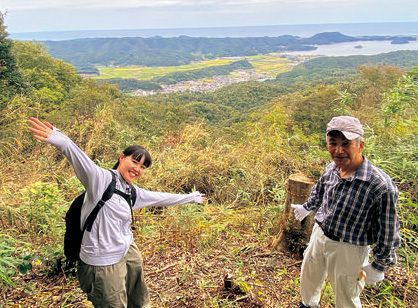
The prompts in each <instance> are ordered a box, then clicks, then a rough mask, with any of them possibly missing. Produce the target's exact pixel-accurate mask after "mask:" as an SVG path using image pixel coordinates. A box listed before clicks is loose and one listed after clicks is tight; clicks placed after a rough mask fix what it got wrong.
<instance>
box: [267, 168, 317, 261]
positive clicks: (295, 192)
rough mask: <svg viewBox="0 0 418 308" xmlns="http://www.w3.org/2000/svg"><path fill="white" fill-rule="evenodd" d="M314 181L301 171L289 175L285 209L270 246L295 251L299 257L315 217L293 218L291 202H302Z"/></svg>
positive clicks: (306, 197) (307, 195)
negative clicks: (299, 219) (300, 219)
mask: <svg viewBox="0 0 418 308" xmlns="http://www.w3.org/2000/svg"><path fill="white" fill-rule="evenodd" d="M314 184H315V183H314V181H313V180H312V179H310V178H308V177H307V176H306V175H304V174H302V173H296V174H292V175H291V176H289V178H288V180H287V193H286V201H285V210H284V212H283V214H282V217H281V219H279V223H280V224H281V226H280V231H279V233H278V235H277V237H276V238H275V239H274V240H273V243H272V248H273V249H276V248H278V249H280V250H287V251H290V252H294V253H297V254H298V255H299V256H300V257H301V258H302V257H303V251H304V250H305V248H306V246H307V243H308V242H309V238H310V235H311V232H312V227H313V225H314V222H315V219H314V214H313V213H311V214H310V215H308V216H307V217H306V218H305V219H304V220H302V222H299V221H298V220H297V219H295V216H294V214H293V209H292V208H291V204H302V203H305V202H306V200H307V199H308V197H309V195H310V193H311V189H312V186H313V185H314Z"/></svg>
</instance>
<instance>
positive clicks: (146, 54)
mask: <svg viewBox="0 0 418 308" xmlns="http://www.w3.org/2000/svg"><path fill="white" fill-rule="evenodd" d="M399 38H402V39H404V40H407V41H408V40H415V38H413V37H392V36H383V37H382V36H368V37H352V36H347V35H344V34H341V33H339V32H324V33H319V34H316V35H314V36H312V37H310V38H300V37H298V36H292V35H282V36H278V37H241V38H229V37H225V38H204V37H189V36H179V37H171V38H163V37H159V36H155V37H150V38H141V37H125V38H92V39H76V40H68V41H44V42H43V44H45V46H46V47H47V48H48V50H49V52H50V53H51V55H53V56H54V57H56V58H60V59H63V60H64V61H67V62H70V63H71V64H73V65H74V66H76V67H78V68H81V67H83V68H84V69H86V70H87V71H91V68H92V67H94V66H96V65H104V66H109V65H115V66H127V65H144V66H170V65H171V66H176V65H182V64H188V63H190V62H192V61H199V60H202V59H208V58H216V57H233V56H251V55H257V54H266V53H270V52H286V51H301V50H302V51H304V50H313V49H316V47H315V45H323V44H333V43H341V42H354V41H364V40H378V41H381V40H391V41H393V40H396V39H399ZM79 71H80V72H83V71H82V70H79Z"/></svg>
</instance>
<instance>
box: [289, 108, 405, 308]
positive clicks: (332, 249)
mask: <svg viewBox="0 0 418 308" xmlns="http://www.w3.org/2000/svg"><path fill="white" fill-rule="evenodd" d="M363 134H364V131H363V127H362V125H361V123H360V121H359V120H358V119H356V118H354V117H350V116H339V117H334V118H332V119H331V121H330V122H329V123H328V125H327V134H326V140H327V149H328V152H329V153H330V155H331V158H332V160H333V162H332V163H331V164H329V165H328V166H327V168H326V170H325V172H324V173H323V174H322V176H321V178H320V179H319V181H318V182H317V183H316V185H315V186H314V187H313V188H312V192H311V195H310V196H309V198H308V201H307V202H306V203H304V204H292V208H294V213H295V217H296V219H298V220H300V221H302V220H303V219H304V218H305V217H306V216H307V215H309V214H310V213H311V212H312V211H315V210H318V211H317V213H316V215H315V225H314V228H313V230H312V235H311V239H310V242H309V244H308V247H307V248H306V250H305V252H304V259H303V262H302V269H301V279H300V284H301V297H302V303H301V304H300V306H299V307H319V301H320V296H321V289H322V286H323V284H324V282H325V279H326V278H328V279H329V281H330V283H331V285H332V288H333V290H334V293H335V298H336V306H335V307H337V308H343V307H344V308H346V307H361V303H360V297H359V296H360V293H361V291H362V290H363V288H364V283H365V282H366V283H370V284H375V283H376V282H379V281H381V280H383V278H384V270H385V269H386V267H388V266H389V265H392V264H394V263H395V262H396V255H395V249H396V248H397V247H399V243H400V237H399V220H398V217H397V214H396V202H397V199H398V190H397V188H396V186H395V185H394V183H393V182H392V180H391V179H390V177H389V176H388V175H387V174H386V173H384V172H383V171H382V170H380V169H379V168H377V167H375V166H373V165H372V164H371V163H370V162H369V161H368V160H367V159H366V158H365V157H364V156H363V154H362V153H363V149H364V140H363ZM372 244H373V245H374V246H373V249H372V251H373V262H372V263H371V264H370V263H369V261H368V260H369V245H372ZM363 274H365V275H366V281H365V282H364V280H363V279H362V277H361V276H362V275H363ZM359 275H360V276H359Z"/></svg>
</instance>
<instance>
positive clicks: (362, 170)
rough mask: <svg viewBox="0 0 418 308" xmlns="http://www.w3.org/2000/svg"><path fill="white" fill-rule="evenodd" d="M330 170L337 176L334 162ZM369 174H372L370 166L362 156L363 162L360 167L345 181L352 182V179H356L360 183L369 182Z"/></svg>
mask: <svg viewBox="0 0 418 308" xmlns="http://www.w3.org/2000/svg"><path fill="white" fill-rule="evenodd" d="M332 170H333V172H335V173H336V174H339V171H338V168H337V166H336V165H335V163H334V162H333V166H332ZM371 174H372V165H371V163H370V162H369V160H368V159H367V158H366V157H364V156H363V162H362V163H361V165H360V166H359V167H358V168H357V170H356V172H355V173H354V174H353V175H352V176H350V177H349V178H347V179H346V180H349V181H352V180H354V179H358V180H360V181H367V182H369V181H370V175H371Z"/></svg>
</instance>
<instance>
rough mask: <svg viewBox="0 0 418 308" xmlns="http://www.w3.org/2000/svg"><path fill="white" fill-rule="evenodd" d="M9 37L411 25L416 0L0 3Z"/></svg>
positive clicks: (38, 0) (8, 0) (417, 4)
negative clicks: (72, 32) (88, 32)
mask: <svg viewBox="0 0 418 308" xmlns="http://www.w3.org/2000/svg"><path fill="white" fill-rule="evenodd" d="M0 11H1V12H3V13H4V12H6V17H5V22H6V25H7V31H8V32H9V33H19V32H40V31H70V30H108V29H164V28H200V27H227V26H261V25H287V24H289V25H294V24H327V23H363V22H366V23H370V22H417V21H418V1H417V0H396V1H395V0H276V1H273V0H141V1H138V0H117V1H115V0H0Z"/></svg>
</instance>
